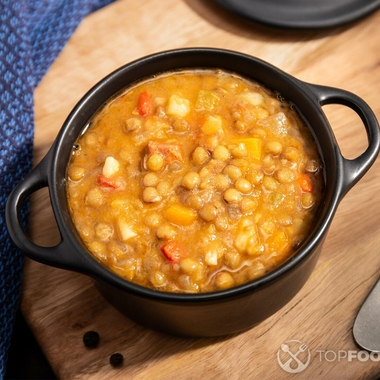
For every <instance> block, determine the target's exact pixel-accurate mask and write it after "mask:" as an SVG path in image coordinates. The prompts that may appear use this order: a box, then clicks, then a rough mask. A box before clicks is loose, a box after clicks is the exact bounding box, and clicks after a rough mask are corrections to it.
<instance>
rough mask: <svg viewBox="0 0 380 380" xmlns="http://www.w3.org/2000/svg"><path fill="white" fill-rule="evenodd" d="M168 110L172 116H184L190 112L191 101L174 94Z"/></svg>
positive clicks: (170, 99)
mask: <svg viewBox="0 0 380 380" xmlns="http://www.w3.org/2000/svg"><path fill="white" fill-rule="evenodd" d="M166 112H167V113H168V114H169V115H171V116H176V117H184V116H186V115H187V114H188V113H189V112H190V102H189V100H187V99H185V98H182V97H180V96H178V95H172V96H171V97H170V98H169V102H168V106H167V110H166Z"/></svg>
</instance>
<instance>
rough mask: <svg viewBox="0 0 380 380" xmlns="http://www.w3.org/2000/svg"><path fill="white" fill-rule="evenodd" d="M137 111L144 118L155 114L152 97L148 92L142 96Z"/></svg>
mask: <svg viewBox="0 0 380 380" xmlns="http://www.w3.org/2000/svg"><path fill="white" fill-rule="evenodd" d="M137 109H138V111H139V114H140V115H141V116H144V117H145V116H148V115H149V114H151V113H152V112H153V101H152V97H151V96H150V95H149V94H148V93H147V92H146V91H144V92H142V93H141V94H140V97H139V101H138V105H137Z"/></svg>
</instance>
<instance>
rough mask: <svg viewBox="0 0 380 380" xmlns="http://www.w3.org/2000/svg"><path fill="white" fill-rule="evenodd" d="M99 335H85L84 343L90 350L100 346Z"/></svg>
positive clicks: (88, 333)
mask: <svg viewBox="0 0 380 380" xmlns="http://www.w3.org/2000/svg"><path fill="white" fill-rule="evenodd" d="M99 340H100V338H99V334H98V333H97V332H96V331H87V332H86V333H85V334H84V335H83V343H84V345H85V346H86V347H88V348H95V347H97V346H98V344H99Z"/></svg>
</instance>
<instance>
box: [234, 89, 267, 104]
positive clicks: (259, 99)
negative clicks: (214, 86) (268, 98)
mask: <svg viewBox="0 0 380 380" xmlns="http://www.w3.org/2000/svg"><path fill="white" fill-rule="evenodd" d="M240 96H241V97H242V98H243V99H244V100H245V101H246V102H247V103H249V104H252V105H253V106H260V105H261V104H263V103H264V97H263V96H262V95H261V94H259V93H258V92H252V91H249V92H244V93H243V94H241V95H240Z"/></svg>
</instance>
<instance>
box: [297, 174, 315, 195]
mask: <svg viewBox="0 0 380 380" xmlns="http://www.w3.org/2000/svg"><path fill="white" fill-rule="evenodd" d="M299 184H300V186H301V189H302V191H305V192H306V193H311V192H312V191H313V182H312V181H311V178H310V176H309V175H308V174H306V173H302V174H301V175H300V177H299Z"/></svg>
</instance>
